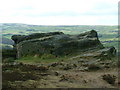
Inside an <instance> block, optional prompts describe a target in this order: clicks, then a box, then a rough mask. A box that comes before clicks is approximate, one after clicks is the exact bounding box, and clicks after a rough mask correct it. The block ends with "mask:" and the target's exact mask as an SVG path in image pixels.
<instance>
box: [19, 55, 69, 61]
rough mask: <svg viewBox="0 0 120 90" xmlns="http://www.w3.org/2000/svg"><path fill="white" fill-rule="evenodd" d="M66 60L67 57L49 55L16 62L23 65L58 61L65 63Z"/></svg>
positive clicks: (27, 57)
mask: <svg viewBox="0 0 120 90" xmlns="http://www.w3.org/2000/svg"><path fill="white" fill-rule="evenodd" d="M68 58H69V56H61V57H55V56H54V55H51V54H44V55H42V56H40V57H34V56H26V57H22V58H20V59H17V61H18V62H24V63H51V62H58V61H66V60H68Z"/></svg>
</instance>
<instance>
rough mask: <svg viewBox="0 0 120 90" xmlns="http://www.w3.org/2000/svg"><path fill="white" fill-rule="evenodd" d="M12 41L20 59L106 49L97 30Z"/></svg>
mask: <svg viewBox="0 0 120 90" xmlns="http://www.w3.org/2000/svg"><path fill="white" fill-rule="evenodd" d="M12 40H14V42H15V45H14V47H15V48H16V50H17V57H18V58H20V57H22V56H26V55H36V54H37V55H42V54H53V55H55V56H61V55H71V54H73V53H77V52H83V51H86V50H89V49H95V48H96V49H101V48H104V47H103V45H102V44H101V43H100V41H99V39H98V35H97V32H96V31H95V30H91V31H89V32H85V33H82V34H78V35H68V34H64V33H62V32H50V33H36V34H31V35H13V36H12Z"/></svg>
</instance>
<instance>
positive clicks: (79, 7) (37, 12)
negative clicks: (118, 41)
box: [0, 0, 118, 25]
mask: <svg viewBox="0 0 120 90" xmlns="http://www.w3.org/2000/svg"><path fill="white" fill-rule="evenodd" d="M117 3H118V0H89V1H88V0H0V23H28V24H42V25H45V24H47V25H64V24H65V25H76V24H77V25H80V24H87V25H89V24H93V25H95V24H102V25H103V24H117V8H118V7H117ZM108 17H110V18H109V19H108ZM105 20H106V21H105Z"/></svg>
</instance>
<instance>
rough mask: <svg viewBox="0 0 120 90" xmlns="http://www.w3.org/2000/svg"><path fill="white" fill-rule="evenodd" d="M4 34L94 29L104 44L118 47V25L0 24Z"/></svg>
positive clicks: (7, 36) (79, 31)
mask: <svg viewBox="0 0 120 90" xmlns="http://www.w3.org/2000/svg"><path fill="white" fill-rule="evenodd" d="M0 28H2V35H3V37H5V38H9V39H10V38H11V36H12V35H15V34H21V35H28V34H31V33H45V32H56V31H59V32H63V33H65V34H80V33H83V32H86V31H90V30H92V29H94V30H96V31H97V32H98V36H99V39H100V41H101V42H102V43H103V44H104V46H115V47H116V49H118V38H119V35H118V27H117V26H104V25H95V26H90V25H72V26H42V25H27V24H15V23H13V24H11V23H6V24H0Z"/></svg>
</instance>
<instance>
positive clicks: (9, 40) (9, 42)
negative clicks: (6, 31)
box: [0, 37, 14, 45]
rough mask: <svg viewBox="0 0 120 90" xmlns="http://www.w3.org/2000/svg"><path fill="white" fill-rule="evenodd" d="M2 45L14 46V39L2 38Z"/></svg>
mask: <svg viewBox="0 0 120 90" xmlns="http://www.w3.org/2000/svg"><path fill="white" fill-rule="evenodd" d="M0 39H1V38H0ZM2 44H8V45H13V44H14V41H13V40H12V39H8V38H5V37H2Z"/></svg>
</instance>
